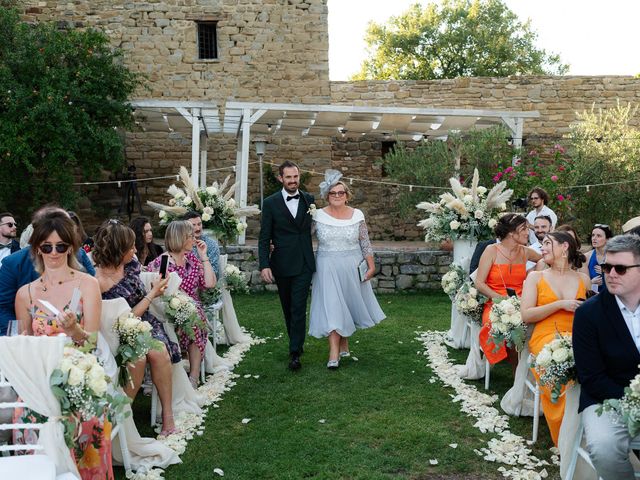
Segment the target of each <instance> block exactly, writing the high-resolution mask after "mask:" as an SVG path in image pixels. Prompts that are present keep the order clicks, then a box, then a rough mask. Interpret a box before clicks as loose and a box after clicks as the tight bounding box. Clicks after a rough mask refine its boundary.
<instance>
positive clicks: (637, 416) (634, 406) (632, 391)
mask: <svg viewBox="0 0 640 480" xmlns="http://www.w3.org/2000/svg"><path fill="white" fill-rule="evenodd" d="M639 367H640V365H639ZM603 412H615V413H617V414H618V415H620V421H621V422H622V423H623V424H624V425H626V426H627V429H628V430H629V435H631V438H634V437H637V436H638V435H640V373H639V374H638V375H636V376H635V378H634V379H633V380H631V383H630V384H629V386H628V387H625V389H624V395H623V396H622V398H621V399H617V398H611V399H608V400H605V401H604V402H603V403H602V406H601V407H599V408H598V411H597V413H598V415H602V413H603Z"/></svg>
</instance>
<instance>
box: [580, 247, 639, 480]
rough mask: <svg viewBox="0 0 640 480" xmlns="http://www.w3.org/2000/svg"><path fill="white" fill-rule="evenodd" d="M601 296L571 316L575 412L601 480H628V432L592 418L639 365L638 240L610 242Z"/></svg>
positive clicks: (609, 419)
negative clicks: (575, 373) (576, 388)
mask: <svg viewBox="0 0 640 480" xmlns="http://www.w3.org/2000/svg"><path fill="white" fill-rule="evenodd" d="M602 271H603V272H604V274H605V277H606V278H605V280H606V283H607V290H606V291H603V292H600V293H599V294H598V295H596V296H595V297H592V298H591V299H589V300H588V301H586V302H585V303H584V304H582V305H581V306H580V307H579V308H578V309H577V310H576V315H575V318H574V321H573V350H574V355H575V361H576V369H577V371H578V380H579V382H580V385H581V391H580V406H579V411H581V412H582V423H583V425H584V434H585V440H586V445H587V450H588V451H589V455H590V457H591V460H592V461H593V464H594V466H595V468H596V470H597V472H598V475H600V477H602V478H603V479H604V480H626V479H629V480H631V479H633V478H634V473H633V468H632V466H631V463H630V461H629V442H630V440H631V438H630V436H629V432H628V430H627V428H626V426H625V425H624V424H622V422H616V418H615V417H616V416H615V415H613V414H608V413H606V414H603V415H602V416H599V415H598V414H597V413H596V410H597V408H598V405H599V404H602V402H603V401H604V400H607V399H610V398H616V399H619V398H621V397H622V396H623V394H624V388H625V387H627V386H628V385H629V383H631V380H632V379H633V378H634V377H635V376H636V375H637V374H638V364H640V237H638V236H637V235H619V236H617V237H614V238H612V239H610V240H609V241H608V242H607V246H606V248H605V263H603V264H602Z"/></svg>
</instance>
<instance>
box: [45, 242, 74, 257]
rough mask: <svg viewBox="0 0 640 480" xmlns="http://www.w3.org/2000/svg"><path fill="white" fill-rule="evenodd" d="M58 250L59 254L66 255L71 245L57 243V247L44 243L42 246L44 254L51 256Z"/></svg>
mask: <svg viewBox="0 0 640 480" xmlns="http://www.w3.org/2000/svg"><path fill="white" fill-rule="evenodd" d="M54 248H55V249H56V252H58V253H65V252H66V251H67V250H69V244H68V243H56V244H55V246H54V245H51V244H50V243H43V244H42V245H40V251H41V252H42V253H45V254H47V255H48V254H50V253H51V252H53V249H54Z"/></svg>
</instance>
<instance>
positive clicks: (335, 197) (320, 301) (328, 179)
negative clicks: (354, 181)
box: [309, 170, 385, 369]
mask: <svg viewBox="0 0 640 480" xmlns="http://www.w3.org/2000/svg"><path fill="white" fill-rule="evenodd" d="M341 177H342V174H341V173H340V172H338V171H337V170H327V171H326V172H325V180H324V181H323V182H322V183H321V184H320V195H321V196H322V197H323V198H325V199H327V202H328V205H327V206H326V207H325V208H323V209H322V210H317V211H316V212H315V214H314V215H313V217H314V221H313V225H314V228H315V231H316V236H317V238H318V251H317V254H316V272H315V273H314V275H313V287H312V290H311V314H310V316H309V334H310V335H312V336H314V337H316V338H323V337H328V338H329V361H328V362H327V368H329V369H336V368H338V366H339V362H340V358H344V357H349V356H350V353H349V337H350V336H351V335H353V333H354V332H355V330H356V328H369V327H372V326H374V325H376V324H378V323H380V322H381V321H382V320H384V318H385V314H384V312H383V311H382V309H381V308H380V305H378V301H377V300H376V297H375V295H374V293H373V289H372V288H371V282H369V280H371V278H372V277H373V275H374V274H375V265H374V262H373V249H372V248H371V243H370V242H369V234H368V232H367V226H366V224H365V221H364V214H363V213H362V212H361V211H360V210H358V209H357V208H351V207H350V206H348V202H349V200H351V197H352V195H351V190H350V189H349V187H348V185H347V184H346V183H345V182H342V181H340V178H341ZM359 265H362V269H363V271H364V275H363V278H360V273H359ZM365 265H366V267H365Z"/></svg>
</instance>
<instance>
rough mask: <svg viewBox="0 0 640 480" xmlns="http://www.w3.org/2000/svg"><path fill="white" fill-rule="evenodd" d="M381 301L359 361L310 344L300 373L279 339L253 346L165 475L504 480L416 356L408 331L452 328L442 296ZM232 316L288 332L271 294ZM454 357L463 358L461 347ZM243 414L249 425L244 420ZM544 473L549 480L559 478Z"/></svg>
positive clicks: (523, 430) (521, 427)
mask: <svg viewBox="0 0 640 480" xmlns="http://www.w3.org/2000/svg"><path fill="white" fill-rule="evenodd" d="M379 301H380V304H381V306H382V308H383V309H384V311H385V312H386V314H387V319H386V320H385V321H383V322H382V323H381V324H380V325H378V326H377V327H375V328H373V329H369V330H364V331H358V332H356V334H355V335H354V336H353V337H352V343H351V350H352V354H353V355H354V356H355V357H357V358H358V361H354V360H353V359H347V360H346V361H343V362H341V366H340V368H339V369H338V370H337V371H328V370H327V369H326V367H325V364H326V360H327V358H326V357H327V345H326V341H325V340H316V339H314V338H308V339H307V342H306V344H305V354H304V356H303V357H302V363H303V368H302V370H300V371H299V372H297V373H292V372H289V371H288V370H287V368H286V363H287V341H286V335H283V336H282V337H281V338H279V339H274V338H271V339H269V340H267V343H266V344H261V345H255V346H253V347H252V348H251V351H250V352H249V353H248V354H247V355H246V357H245V359H244V361H242V362H241V363H240V365H239V366H238V367H237V368H236V373H237V374H239V375H240V378H238V379H237V385H235V386H234V387H233V389H232V390H231V391H230V392H226V393H225V395H224V398H223V400H222V401H221V402H220V404H219V405H220V407H219V408H216V409H213V408H212V409H210V410H209V414H208V417H207V420H206V431H205V434H204V435H203V436H201V437H195V438H194V439H193V440H192V441H191V442H189V445H188V447H187V451H186V452H185V453H184V454H183V455H182V460H183V462H184V463H183V464H182V465H177V466H173V467H170V468H169V469H168V470H167V471H166V474H165V478H166V479H167V480H171V479H176V480H177V479H207V480H211V479H212V478H218V477H217V475H215V474H214V473H213V469H214V468H221V469H222V470H224V478H226V479H303V478H313V479H367V480H369V479H383V478H408V479H420V478H424V479H427V478H434V479H435V478H451V479H463V478H464V479H471V478H482V479H487V478H496V479H497V478H502V477H501V475H500V474H499V472H498V471H497V468H498V466H499V465H496V464H492V463H488V462H485V461H484V460H483V459H482V458H481V457H479V456H478V455H476V454H475V453H474V449H477V448H480V447H483V446H486V442H487V440H488V439H489V438H491V435H490V434H486V435H485V434H482V433H480V432H479V431H478V430H476V429H474V428H473V423H474V422H473V420H472V419H471V418H468V417H466V416H464V415H463V414H461V413H460V412H459V410H458V405H457V404H454V403H452V402H451V399H450V397H449V395H450V393H451V390H449V389H445V388H443V387H442V385H441V384H440V383H439V382H435V383H430V382H429V381H428V379H429V378H430V377H431V370H430V369H429V368H428V367H426V359H425V358H424V357H423V356H422V355H416V352H417V351H418V350H420V349H421V348H420V347H421V345H420V344H419V342H417V341H416V340H414V337H415V331H416V330H427V329H432V330H444V329H446V328H447V327H448V325H449V311H450V310H449V309H450V301H449V299H448V298H447V297H445V296H444V295H438V294H431V295H430V294H416V295H381V296H379ZM236 311H237V314H238V318H239V319H240V322H241V324H242V325H243V326H245V327H247V328H248V329H250V330H253V332H254V334H255V335H258V336H260V337H277V336H279V335H280V334H281V333H282V332H283V331H284V322H283V320H282V315H281V310H280V305H279V302H278V299H277V296H276V295H273V294H264V295H252V296H248V297H240V298H238V299H237V300H236ZM356 342H358V343H356ZM450 355H451V356H452V357H453V358H456V359H457V360H458V361H459V362H463V361H464V359H465V358H466V351H459V352H458V351H451V352H450ZM247 374H251V375H252V377H250V378H244V375H247ZM253 375H259V378H257V379H256V378H253ZM511 383H512V378H511V372H510V368H509V367H506V366H504V367H503V366H498V367H497V368H494V370H493V371H492V376H491V387H492V390H494V391H495V392H496V393H497V394H499V395H502V394H503V393H504V392H505V391H506V390H507V389H508V388H509V387H510V386H511ZM477 385H478V386H479V388H481V387H480V382H477ZM137 403H138V402H137ZM138 412H140V413H138ZM141 414H144V407H143V408H141V409H138V408H136V417H138V418H140V417H139V415H141ZM146 418H147V416H146V415H145V416H144V419H146ZM244 418H250V419H251V421H250V422H249V423H248V424H243V423H242V419H244ZM140 423H141V420H138V421H137V424H138V425H140ZM510 423H511V430H512V431H513V432H514V433H517V434H519V435H522V436H524V437H525V438H530V435H531V425H532V423H531V419H530V418H528V419H511V422H510ZM451 443H457V444H458V448H457V449H453V448H451V447H450V446H449V444H451ZM549 446H551V442H550V439H549V434H548V431H547V429H546V425H545V424H544V420H543V419H541V422H540V438H539V440H538V443H537V445H536V447H537V448H534V452H533V453H534V454H535V455H537V456H539V457H540V458H544V459H547V460H548V459H549V457H550V454H549V452H548V448H549ZM430 459H437V460H438V464H437V465H435V466H432V465H430V464H429V460H430ZM548 470H549V473H550V478H553V477H554V476H556V475H557V470H555V469H553V468H551V469H548Z"/></svg>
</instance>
